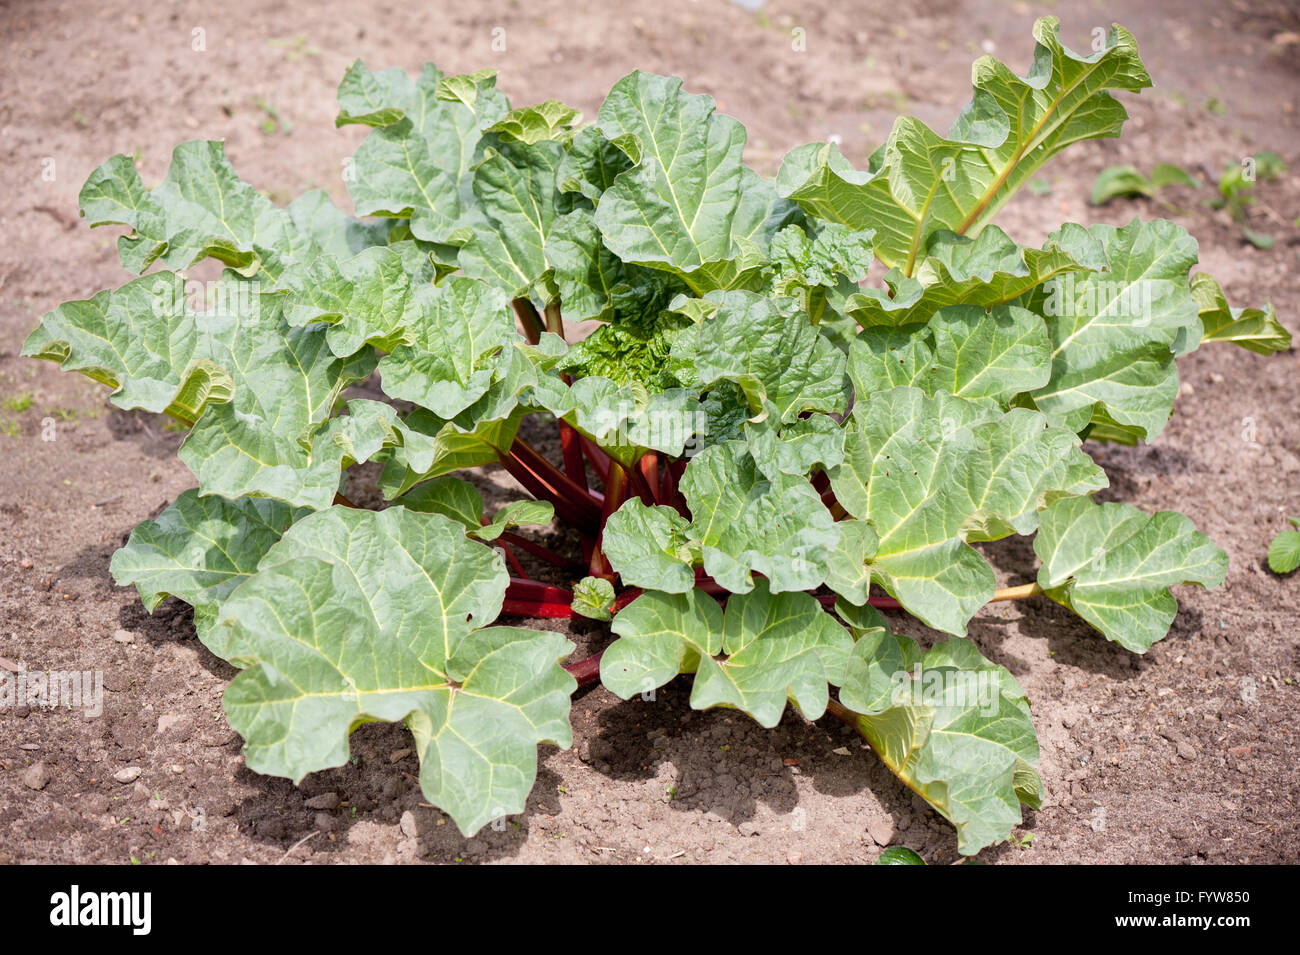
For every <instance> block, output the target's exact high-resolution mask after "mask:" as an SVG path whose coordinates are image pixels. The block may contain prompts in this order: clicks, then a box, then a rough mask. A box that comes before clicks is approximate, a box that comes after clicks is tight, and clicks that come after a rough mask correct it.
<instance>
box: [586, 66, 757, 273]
mask: <svg viewBox="0 0 1300 955" xmlns="http://www.w3.org/2000/svg"><path fill="white" fill-rule="evenodd" d="M714 106H715V104H714V101H713V98H712V97H710V96H702V95H695V94H689V93H684V92H682V81H681V80H680V79H678V78H676V77H664V76H654V75H652V74H649V73H642V72H640V71H639V70H638V71H635V72H633V73H630V74H628V75H627V76H625V77H624V78H623V79H621V80H619V81H618V82H617V83H615V84H614V87H613V89H611V90H610V92H609V96H608V97H607V98H606V99H605V102H604V104H603V105H602V106H601V108H600V115H599V118H598V121H597V126H598V127H599V129H600V131H601V133H602V134H603V135H604V136H605V137H606V138H607V139H609V140H610V141H611V142H613V143H615V144H616V145H617V146H618V147H619V148H620V149H622V150H623V152H624V153H626V154H627V156H628V157H629V158H630V159H631V160H632V162H633V163H634V165H633V167H632V168H631V169H629V170H627V171H625V172H622V173H620V174H619V175H618V176H617V178H615V179H614V181H613V182H612V183H611V184H610V185H609V186H608V187H607V188H606V189H605V190H604V192H603V193H602V194H601V196H600V200H599V202H598V204H597V206H596V224H597V226H599V227H600V231H601V232H602V233H603V235H604V237H605V244H606V245H608V246H609V248H610V249H612V250H613V251H614V253H615V254H616V255H618V257H619V258H621V259H622V260H623V261H625V262H635V263H638V264H642V265H648V266H652V267H655V268H663V269H667V270H670V271H675V272H677V273H678V274H679V275H681V276H682V277H683V278H685V279H686V280H687V281H688V282H690V283H691V284H692V286H693V287H696V288H699V287H701V283H702V282H703V284H704V285H705V286H707V287H709V288H712V287H715V285H716V283H715V282H714V281H713V280H712V279H711V278H709V279H700V278H694V279H693V278H692V277H691V276H692V275H693V274H694V273H697V272H701V271H703V272H705V273H707V272H708V269H707V268H706V267H710V266H716V265H717V264H718V263H723V262H726V261H728V260H731V259H734V258H735V257H736V256H737V255H738V254H739V252H740V250H739V249H738V248H737V245H736V243H735V242H734V241H733V239H732V224H733V222H734V221H735V219H736V217H737V214H738V209H739V207H740V201H741V180H742V175H743V174H742V169H743V166H742V163H741V152H742V150H743V149H744V146H745V128H744V127H743V126H742V125H741V124H740V123H738V122H736V121H735V120H734V119H732V118H730V117H729V116H722V115H715V114H714Z"/></svg>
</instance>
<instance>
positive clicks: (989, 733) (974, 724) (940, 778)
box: [840, 627, 1041, 855]
mask: <svg viewBox="0 0 1300 955" xmlns="http://www.w3.org/2000/svg"><path fill="white" fill-rule="evenodd" d="M840 701H841V702H842V703H843V704H844V705H845V706H846V707H848V709H849V710H851V711H853V713H854V714H855V715H856V717H857V719H856V725H857V729H858V731H859V732H860V733H861V734H862V735H863V736H864V737H865V738H866V740H867V741H868V742H869V743H870V744H871V748H872V749H873V750H875V752H876V754H877V755H878V756H879V757H880V759H881V761H882V762H884V764H885V765H886V766H888V767H889V769H890V770H891V771H892V772H893V773H894V774H895V775H897V776H898V777H899V778H900V779H901V780H903V782H904V783H906V784H907V786H908V787H909V788H910V789H911V790H912V791H913V792H916V793H917V794H919V795H920V796H921V798H923V799H924V800H925V801H926V802H928V803H929V804H930V805H931V806H933V807H934V809H935V810H936V811H937V812H939V813H940V814H941V815H943V816H944V818H946V819H948V820H949V821H950V822H951V823H952V824H953V825H954V826H955V827H956V828H957V848H958V851H959V852H960V853H961V854H962V855H974V854H975V853H977V852H979V851H980V850H981V849H983V848H985V847H986V846H990V845H993V844H994V843H996V842H1001V841H1003V840H1005V839H1006V838H1007V836H1008V835H1009V834H1010V832H1011V830H1012V828H1014V827H1015V826H1016V825H1018V824H1019V823H1020V821H1021V813H1020V804H1021V803H1022V802H1023V803H1025V804H1027V805H1029V806H1030V807H1031V808H1035V809H1036V808H1038V807H1039V805H1040V804H1041V782H1040V781H1039V778H1038V772H1037V769H1038V741H1037V739H1036V737H1035V735H1034V726H1033V722H1032V721H1031V720H1030V716H1029V702H1028V700H1027V699H1026V698H1025V694H1024V691H1023V690H1022V689H1021V688H1020V686H1019V685H1018V684H1017V683H1016V680H1015V678H1014V677H1013V676H1012V675H1011V674H1010V673H1008V672H1007V671H1006V670H1005V669H1004V668H1002V667H1000V666H997V665H995V664H993V663H990V662H989V661H988V660H986V659H985V658H984V657H983V656H982V655H981V654H980V652H979V650H978V649H977V648H976V647H975V645H974V644H973V643H971V642H969V641H967V640H962V639H960V638H952V639H949V640H947V641H945V642H944V643H940V644H937V645H936V646H935V647H933V648H932V649H931V650H930V651H929V652H927V653H926V654H925V655H924V656H922V655H921V653H920V650H919V648H918V647H917V645H916V643H915V641H913V640H912V639H911V638H910V637H905V636H896V635H894V634H891V633H890V632H889V631H888V630H887V629H885V628H884V627H877V628H874V629H872V630H870V631H867V632H864V633H862V635H861V636H860V638H859V639H858V641H857V643H856V644H855V645H854V647H853V652H852V654H851V656H850V659H849V663H848V666H847V673H846V677H845V682H844V687H843V689H842V690H841V691H840Z"/></svg>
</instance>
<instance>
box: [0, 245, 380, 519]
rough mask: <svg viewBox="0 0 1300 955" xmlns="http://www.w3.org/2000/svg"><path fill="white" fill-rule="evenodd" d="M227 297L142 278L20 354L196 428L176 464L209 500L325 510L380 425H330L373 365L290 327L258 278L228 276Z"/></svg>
mask: <svg viewBox="0 0 1300 955" xmlns="http://www.w3.org/2000/svg"><path fill="white" fill-rule="evenodd" d="M220 288H221V291H222V294H221V296H220V299H221V300H220V302H218V303H217V304H216V307H215V308H213V309H211V310H209V311H194V310H193V309H192V308H191V303H190V302H189V300H188V298H187V296H186V289H185V285H184V282H183V280H182V279H181V278H180V277H179V276H177V275H174V274H172V273H167V272H160V273H157V274H156V275H150V276H145V277H143V278H139V279H136V280H134V281H132V282H130V283H128V284H127V285H125V286H123V287H122V288H120V289H118V290H116V291H113V292H101V293H99V294H98V295H96V296H95V297H94V298H92V299H90V300H89V301H86V302H69V303H67V304H65V305H62V306H60V307H59V308H57V309H55V310H54V311H53V312H51V313H49V314H48V315H46V316H45V318H44V320H43V321H42V323H41V326H40V327H39V328H38V329H36V331H35V332H33V333H32V335H31V336H30V337H29V338H28V340H27V341H26V342H25V343H24V346H23V352H24V354H28V355H34V356H36V357H40V358H48V359H51V360H54V361H57V362H59V363H60V364H61V365H62V366H63V367H64V368H67V369H69V370H77V371H82V372H83V373H85V374H87V375H89V376H90V377H92V378H94V379H95V380H97V381H102V382H105V383H106V384H109V385H110V386H112V387H114V388H115V389H117V390H116V391H115V393H114V395H113V398H112V400H113V402H114V403H115V404H117V405H118V406H119V407H122V408H127V409H133V408H139V409H142V410H145V411H154V412H161V411H166V412H168V413H170V414H172V415H174V416H175V417H177V418H179V419H180V420H182V421H185V422H186V423H193V424H194V427H193V429H192V430H191V432H190V434H189V437H188V438H186V440H185V443H184V444H183V445H182V446H181V450H180V458H181V460H182V461H184V462H185V464H186V465H187V466H188V467H189V468H190V470H191V471H193V472H194V474H195V475H196V476H197V477H198V479H199V483H200V485H201V490H202V493H205V494H221V495H223V496H225V497H229V498H238V497H244V496H247V495H253V496H259V497H274V498H279V499H280V500H283V501H286V502H288V503H290V504H297V505H303V506H307V507H313V508H322V507H328V506H329V504H330V503H331V501H332V500H333V497H334V493H335V491H336V490H337V488H338V481H339V468H340V467H341V465H342V463H343V461H344V458H345V456H346V453H347V449H348V445H349V443H350V442H355V441H357V440H360V439H359V437H358V435H357V433H356V432H357V428H359V427H361V426H362V425H363V424H364V425H365V426H367V427H370V428H371V429H372V430H373V429H374V428H380V429H381V430H382V429H383V428H384V425H383V422H381V421H379V420H378V419H377V418H376V417H375V416H374V415H373V414H371V415H367V416H365V417H364V418H357V419H355V420H343V419H340V420H338V421H335V422H331V423H328V424H327V423H326V419H327V418H328V417H329V416H330V414H331V413H332V412H333V411H334V409H335V404H336V402H337V400H338V397H339V395H340V394H341V392H342V391H343V389H344V388H345V387H347V386H348V385H349V384H351V383H352V382H355V381H358V380H360V379H362V378H364V377H365V376H366V375H367V374H368V373H369V372H370V371H371V369H372V368H373V367H374V357H373V355H372V354H369V353H366V352H361V353H358V354H357V355H355V356H353V357H351V358H347V359H343V358H338V357H337V356H335V355H334V354H333V353H332V352H331V351H330V350H329V348H328V347H327V344H326V333H325V329H324V328H321V327H306V328H290V327H289V326H288V325H286V324H285V323H284V320H283V318H282V317H281V300H280V297H279V296H275V295H266V294H261V289H262V288H263V286H262V285H260V283H258V282H257V281H255V280H250V279H245V278H243V277H241V276H239V275H237V274H236V273H234V272H233V271H227V272H226V273H225V274H224V275H223V278H222V281H221V283H220ZM373 404H374V403H373V402H372V403H370V405H373ZM363 407H365V406H363ZM371 410H376V409H371ZM375 450H378V448H377V447H376V448H375ZM354 460H355V458H354Z"/></svg>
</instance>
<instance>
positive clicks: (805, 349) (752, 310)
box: [672, 291, 848, 422]
mask: <svg viewBox="0 0 1300 955" xmlns="http://www.w3.org/2000/svg"><path fill="white" fill-rule="evenodd" d="M710 299H711V300H712V301H716V302H718V303H719V306H720V307H719V308H718V311H717V314H715V315H714V316H713V317H712V318H711V319H707V320H705V321H703V322H701V323H700V324H699V325H696V326H692V327H689V328H687V329H685V331H683V333H682V334H681V335H680V336H679V337H678V338H677V339H676V340H675V341H674V343H673V349H672V357H673V361H674V362H675V363H677V364H678V365H680V366H682V367H683V368H689V369H690V379H691V380H690V381H684V382H683V384H687V385H689V386H692V387H699V388H701V389H703V388H704V387H707V386H708V385H711V384H713V383H715V382H718V381H734V382H735V383H736V384H738V385H740V387H741V388H742V389H743V390H744V392H745V395H746V397H747V398H748V399H749V406H750V410H751V412H753V414H755V415H760V414H761V413H762V412H763V408H764V403H765V402H770V403H771V404H772V405H773V406H774V407H775V409H776V411H777V413H778V415H779V418H780V420H781V421H782V422H790V421H793V420H795V419H796V418H798V416H799V414H800V413H801V412H804V411H826V412H836V411H843V410H845V409H846V408H847V406H848V389H847V385H848V381H847V380H846V378H845V377H844V354H843V353H842V352H841V351H840V350H839V349H838V348H836V347H835V346H834V345H833V344H831V342H829V341H828V340H827V339H826V338H825V337H823V336H822V335H820V334H818V332H817V329H816V328H815V327H814V326H812V325H810V324H809V323H808V319H807V317H806V316H804V315H803V314H801V313H800V312H798V311H797V310H795V308H794V302H793V300H792V299H771V298H763V297H761V296H758V295H755V294H754V293H752V292H744V291H733V292H723V293H714V294H713V295H712V296H710Z"/></svg>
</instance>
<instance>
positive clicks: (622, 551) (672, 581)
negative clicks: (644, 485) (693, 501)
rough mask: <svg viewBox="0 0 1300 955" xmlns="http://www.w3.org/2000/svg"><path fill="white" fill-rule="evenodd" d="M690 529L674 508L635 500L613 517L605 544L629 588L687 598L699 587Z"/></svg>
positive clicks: (613, 564)
mask: <svg viewBox="0 0 1300 955" xmlns="http://www.w3.org/2000/svg"><path fill="white" fill-rule="evenodd" d="M687 527H688V523H687V521H686V519H685V518H684V517H682V516H681V515H680V514H678V513H677V511H675V510H674V509H673V508H671V507H666V506H665V505H662V504H656V505H654V506H653V507H647V506H646V505H645V504H643V503H641V499H640V498H636V497H634V498H631V499H630V500H628V501H626V502H625V503H624V504H623V506H622V507H620V508H619V509H618V510H617V511H615V512H614V513H613V514H611V515H610V516H609V520H608V521H606V523H605V531H604V535H603V537H602V538H601V544H602V548H603V550H604V552H605V557H606V558H608V560H609V564H610V566H611V567H613V568H614V570H615V571H617V572H618V574H619V576H620V577H622V578H623V584H624V585H625V586H628V587H643V588H645V589H646V590H647V591H650V590H662V591H663V592H664V593H670V594H684V593H686V592H687V591H689V590H690V589H691V588H692V587H694V586H695V574H694V572H693V571H692V570H691V559H692V552H691V547H690V544H689V542H688V540H687V533H686V531H687Z"/></svg>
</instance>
